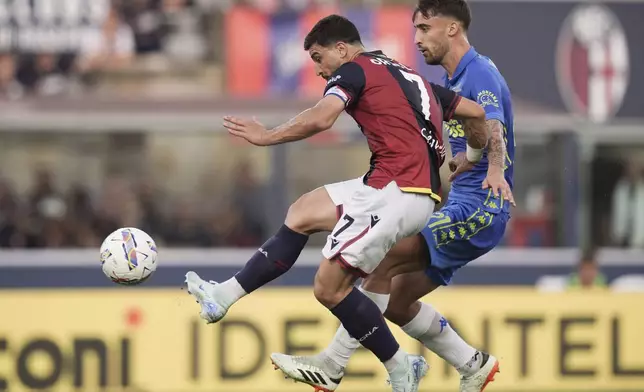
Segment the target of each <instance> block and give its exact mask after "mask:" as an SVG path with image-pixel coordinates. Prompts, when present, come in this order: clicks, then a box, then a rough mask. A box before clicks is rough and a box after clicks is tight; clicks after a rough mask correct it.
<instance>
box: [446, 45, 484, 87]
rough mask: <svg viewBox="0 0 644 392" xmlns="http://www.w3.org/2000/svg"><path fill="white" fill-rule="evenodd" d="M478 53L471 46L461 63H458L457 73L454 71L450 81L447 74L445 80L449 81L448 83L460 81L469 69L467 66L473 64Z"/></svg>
mask: <svg viewBox="0 0 644 392" xmlns="http://www.w3.org/2000/svg"><path fill="white" fill-rule="evenodd" d="M478 55H479V54H478V52H477V51H476V50H474V47H473V46H471V47H470V50H468V51H467V52H466V53H465V55H463V57H462V58H461V61H459V62H458V65H457V66H456V71H454V75H453V76H452V78H451V79H450V78H449V77H448V76H447V74H446V75H445V78H446V79H447V83H449V82H451V81H452V80H454V79H458V77H459V76H461V74H462V73H463V71H465V68H467V65H468V64H469V63H471V62H472V60H474V59H475V58H476V56H478Z"/></svg>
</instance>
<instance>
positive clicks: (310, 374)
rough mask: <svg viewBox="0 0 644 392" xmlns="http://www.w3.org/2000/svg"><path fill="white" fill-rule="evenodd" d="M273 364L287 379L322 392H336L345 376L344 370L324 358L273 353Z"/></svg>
mask: <svg viewBox="0 0 644 392" xmlns="http://www.w3.org/2000/svg"><path fill="white" fill-rule="evenodd" d="M271 362H273V366H274V367H275V370H277V369H279V370H281V371H282V373H284V377H285V378H290V379H291V380H295V381H296V382H302V383H305V384H309V385H310V386H312V387H313V388H314V389H315V391H320V392H333V391H335V390H336V388H337V387H338V385H339V384H340V381H342V377H343V376H344V369H343V368H341V367H340V366H338V365H336V364H335V363H331V359H328V358H326V359H325V357H323V356H299V355H286V354H279V353H273V354H271Z"/></svg>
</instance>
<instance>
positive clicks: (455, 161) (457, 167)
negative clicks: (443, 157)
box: [447, 152, 476, 182]
mask: <svg viewBox="0 0 644 392" xmlns="http://www.w3.org/2000/svg"><path fill="white" fill-rule="evenodd" d="M447 165H448V166H449V170H450V171H451V172H452V174H450V175H449V181H450V182H452V181H454V180H455V179H456V177H458V176H459V175H460V174H462V173H465V172H466V171H468V170H471V169H472V168H473V167H474V166H476V163H472V162H470V161H468V160H467V156H466V155H465V152H459V153H457V154H456V156H454V157H453V158H452V159H450V161H449V162H448V163H447Z"/></svg>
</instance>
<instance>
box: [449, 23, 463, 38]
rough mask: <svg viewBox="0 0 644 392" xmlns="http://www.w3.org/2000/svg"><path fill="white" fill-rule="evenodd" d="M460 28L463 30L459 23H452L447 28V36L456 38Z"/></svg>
mask: <svg viewBox="0 0 644 392" xmlns="http://www.w3.org/2000/svg"><path fill="white" fill-rule="evenodd" d="M460 28H461V25H460V24H459V23H458V22H456V21H452V22H450V24H449V26H447V35H448V36H450V37H453V36H455V35H456V34H457V33H458V31H459V30H460Z"/></svg>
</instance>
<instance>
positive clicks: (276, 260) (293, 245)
mask: <svg viewBox="0 0 644 392" xmlns="http://www.w3.org/2000/svg"><path fill="white" fill-rule="evenodd" d="M308 240H309V236H308V235H305V234H300V233H297V232H295V231H293V230H291V229H289V228H288V227H287V226H286V225H282V227H280V229H279V230H278V231H277V233H276V234H275V235H274V236H273V237H271V238H269V239H268V241H266V242H265V243H264V245H262V247H261V248H259V249H258V250H257V252H255V254H254V255H253V257H251V258H250V260H248V262H247V263H246V265H245V266H244V268H242V270H241V271H239V272H238V273H237V275H235V278H236V279H237V281H238V282H239V284H240V285H241V287H242V288H243V289H244V291H246V292H247V293H251V292H252V291H255V290H257V289H258V288H260V287H262V286H263V285H265V284H266V283H268V282H270V281H272V280H274V279H276V278H279V277H280V276H282V274H284V273H285V272H286V271H288V270H289V269H290V268H291V267H292V266H293V264H295V261H296V260H297V258H298V257H299V256H300V253H302V249H304V246H305V245H306V242H307V241H308Z"/></svg>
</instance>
